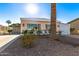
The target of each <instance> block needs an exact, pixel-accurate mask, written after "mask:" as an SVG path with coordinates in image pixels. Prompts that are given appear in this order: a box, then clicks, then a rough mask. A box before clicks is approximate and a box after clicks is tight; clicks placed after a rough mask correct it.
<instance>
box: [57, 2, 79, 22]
mask: <svg viewBox="0 0 79 59" xmlns="http://www.w3.org/2000/svg"><path fill="white" fill-rule="evenodd" d="M76 18H79V3H59V4H57V20H60V21H62V22H64V23H67V22H69V21H71V20H74V19H76Z"/></svg>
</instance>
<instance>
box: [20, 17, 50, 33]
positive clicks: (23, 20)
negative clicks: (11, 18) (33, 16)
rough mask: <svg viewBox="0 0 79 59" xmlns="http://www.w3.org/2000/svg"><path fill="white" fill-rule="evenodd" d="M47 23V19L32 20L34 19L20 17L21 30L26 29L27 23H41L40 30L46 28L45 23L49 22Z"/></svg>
mask: <svg viewBox="0 0 79 59" xmlns="http://www.w3.org/2000/svg"><path fill="white" fill-rule="evenodd" d="M49 23H50V22H49V21H34V20H29V19H22V18H21V32H22V31H23V30H26V29H27V24H41V30H46V27H45V24H49ZM23 24H24V26H23Z"/></svg>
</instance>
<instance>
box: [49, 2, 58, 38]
mask: <svg viewBox="0 0 79 59" xmlns="http://www.w3.org/2000/svg"><path fill="white" fill-rule="evenodd" d="M50 34H51V39H57V35H56V3H51V33H50Z"/></svg>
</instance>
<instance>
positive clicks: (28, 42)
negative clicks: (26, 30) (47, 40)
mask: <svg viewBox="0 0 79 59" xmlns="http://www.w3.org/2000/svg"><path fill="white" fill-rule="evenodd" d="M35 40H36V36H35V35H27V34H26V35H23V36H22V44H23V47H26V48H30V47H32V46H33V43H34V41H35Z"/></svg>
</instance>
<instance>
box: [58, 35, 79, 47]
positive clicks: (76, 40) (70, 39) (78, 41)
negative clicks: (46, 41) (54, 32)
mask: <svg viewBox="0 0 79 59" xmlns="http://www.w3.org/2000/svg"><path fill="white" fill-rule="evenodd" d="M59 40H60V41H61V42H64V43H69V44H71V45H76V46H77V45H78V46H79V35H70V36H62V37H60V39H59Z"/></svg>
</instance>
